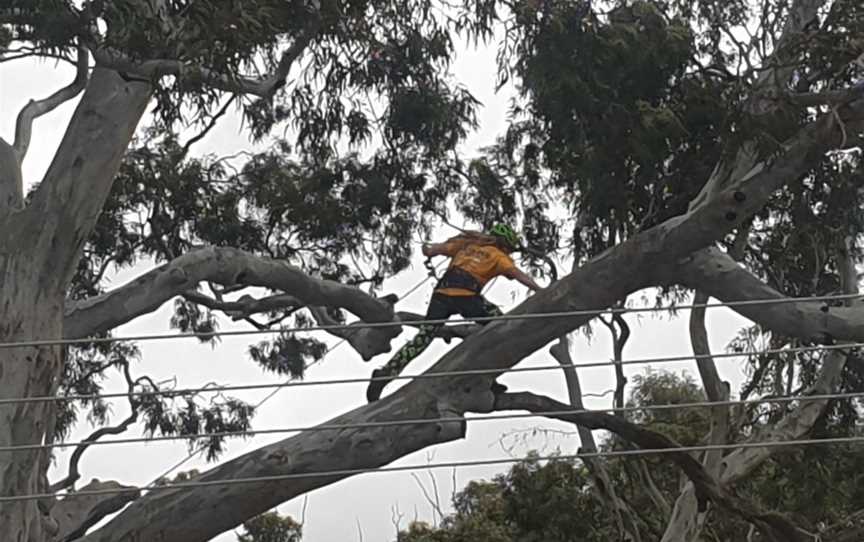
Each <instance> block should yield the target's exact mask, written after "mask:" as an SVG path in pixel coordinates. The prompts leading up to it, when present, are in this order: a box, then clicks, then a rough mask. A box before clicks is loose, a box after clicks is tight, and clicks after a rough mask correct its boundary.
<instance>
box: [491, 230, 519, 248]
mask: <svg viewBox="0 0 864 542" xmlns="http://www.w3.org/2000/svg"><path fill="white" fill-rule="evenodd" d="M489 235H494V236H495V237H500V238H502V239H504V242H506V243H507V245H508V246H509V247H510V248H511V249H513V250H516V249H518V248H519V247H521V246H522V240H521V239H519V234H517V233H516V232H515V231H514V230H513V228H511V227H510V226H508V225H507V224H495V225H494V226H492V229H491V230H489Z"/></svg>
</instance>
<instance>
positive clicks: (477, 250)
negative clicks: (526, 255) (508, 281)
mask: <svg viewBox="0 0 864 542" xmlns="http://www.w3.org/2000/svg"><path fill="white" fill-rule="evenodd" d="M444 248H445V251H446V252H445V254H446V255H447V256H450V257H451V258H452V260H451V261H450V267H451V268H453V267H457V268H459V269H461V270H463V271H466V272H468V273H469V274H471V276H473V277H474V278H475V279H477V282H478V283H480V288H481V289H482V288H483V286H485V285H486V283H487V282H489V281H490V280H492V279H493V278H494V277H496V276H498V275H503V274H505V273H507V272H509V271H511V270H512V269H515V268H516V264H515V263H513V259H512V258H511V257H510V256H509V255H508V254H507V253H506V252H504V251H503V250H501V249H499V248H498V247H496V246H494V245H478V244H475V243H471V242H470V241H467V240H461V239H460V240H455V241H450V242H448V243H446V244H445V245H444ZM435 292H436V293H440V294H444V295H450V296H469V295H477V294H476V292H472V291H471V290H466V289H464V288H440V289H438V290H435Z"/></svg>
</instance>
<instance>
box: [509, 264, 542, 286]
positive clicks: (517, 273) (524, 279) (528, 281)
mask: <svg viewBox="0 0 864 542" xmlns="http://www.w3.org/2000/svg"><path fill="white" fill-rule="evenodd" d="M504 276H506V277H507V278H508V279H511V280H515V281H518V282H520V283H521V284H524V285H525V286H527V287H528V288H530V289H532V290H534V291H535V292H537V291H539V290H542V288H541V287H540V285H539V284H537V282H536V281H535V280H534V279H533V278H532V277H531V275H529V274H527V273H525V272H524V271H522V270H521V269H519V268H518V267H514V268H513V269H512V270H510V271H509V272H508V273H506V274H505V275H504Z"/></svg>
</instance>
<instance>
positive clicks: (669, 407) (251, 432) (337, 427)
mask: <svg viewBox="0 0 864 542" xmlns="http://www.w3.org/2000/svg"><path fill="white" fill-rule="evenodd" d="M861 398H864V392H856V393H834V394H824V395H802V396H797V397H796V396H783V397H766V398H760V399H748V400H746V401H733V400H729V401H716V402H711V401H702V402H692V403H672V404H665V405H645V406H630V407H620V408H601V409H596V410H595V409H590V410H589V409H581V410H580V409H575V408H570V409H566V410H549V411H542V412H529V413H520V414H491V415H483V416H475V417H471V418H468V417H463V416H451V417H444V418H413V419H405V420H382V421H378V422H357V423H344V424H339V423H337V424H327V423H324V424H318V425H308V426H300V427H286V428H276V429H246V430H240V431H217V432H208V433H195V434H188V435H159V436H151V437H132V438H122V439H111V440H97V441H92V442H89V441H88V442H85V441H79V442H57V443H49V444H18V445H14V446H0V453H3V452H7V453H8V452H21V451H27V450H45V449H57V448H73V447H77V446H80V445H87V446H99V445H102V446H104V445H116V444H134V443H149V442H165V441H175V440H198V439H205V438H225V437H247V436H249V437H251V436H255V435H274V434H284V433H300V432H319V431H341V430H345V429H369V428H374V427H394V426H403V425H430V424H440V423H453V422H478V421H481V422H482V421H497V420H511V419H523V418H543V417H549V416H566V415H568V414H577V413H580V412H581V413H592V414H593V413H615V414H618V413H628V412H654V411H674V410H685V409H690V408H717V407H723V406H731V407H734V406H747V405H760V404H784V403H794V402H802V403H806V402H811V401H827V400H832V399H838V400H840V399H861ZM205 446H206V445H205ZM194 453H197V452H193V455H194Z"/></svg>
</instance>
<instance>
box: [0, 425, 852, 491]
mask: <svg viewBox="0 0 864 542" xmlns="http://www.w3.org/2000/svg"><path fill="white" fill-rule="evenodd" d="M861 442H864V437H833V438H822V439H800V440H786V441H765V442H741V443H738V444H710V445H704V446H679V447H676V448H640V449H636V450H611V451H602V452H586V453H581V454H571V455H557V456H554V455H553V456H542V457H527V458H512V457H510V458H502V459H477V460H473V461H452V462H446V463H429V464H425V465H416V464H415V465H398V466H390V467H373V468H357V469H338V470H326V471H313V472H297V473H290V474H277V475H272V476H255V477H248V478H228V479H223V480H206V481H205V480H198V481H191V482H179V483H168V484H163V485H152V484H151V485H146V486H137V487H128V488H122V489H121V488H117V489H108V488H106V489H93V490H81V491H77V492H69V493H64V494H62V495H58V494H56V493H31V494H25V495H3V496H0V503H3V502H18V501H29V500H38V499H55V498H57V497H58V496H62V497H66V498H69V497H86V496H91V495H117V494H122V493H137V492H140V491H158V490H173V489H192V488H196V487H213V486H232V485H239V484H251V483H263V482H282V481H286V480H296V479H303V478H317V477H330V476H352V475H356V474H372V473H386V472H404V471H415V470H428V469H440V468H460V467H477V466H487V465H503V464H508V463H509V464H513V463H521V462H523V461H526V460H530V461H555V460H558V461H568V460H577V459H585V458H591V457H596V458H609V457H630V456H637V457H638V456H646V455H662V454H674V453H689V452H703V451H711V450H737V449H750V448H782V447H786V446H812V445H825V444H854V443H861Z"/></svg>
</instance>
